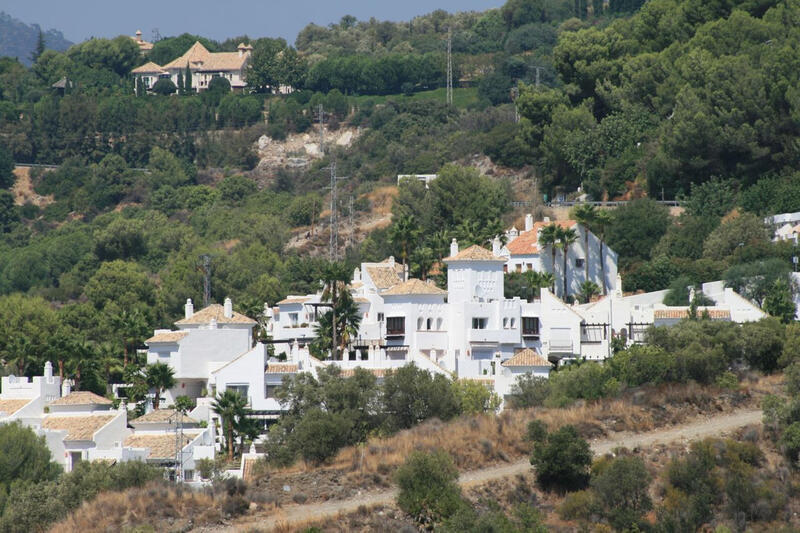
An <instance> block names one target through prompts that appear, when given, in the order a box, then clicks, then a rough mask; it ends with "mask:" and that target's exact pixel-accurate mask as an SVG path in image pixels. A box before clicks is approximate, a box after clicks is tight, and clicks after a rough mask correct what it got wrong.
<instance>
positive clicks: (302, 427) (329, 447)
mask: <svg viewBox="0 0 800 533" xmlns="http://www.w3.org/2000/svg"><path fill="white" fill-rule="evenodd" d="M352 425H353V421H352V420H351V419H350V418H348V417H347V416H345V415H344V414H342V413H330V412H327V411H323V410H321V409H312V410H310V411H309V412H308V413H306V415H305V416H304V417H303V418H302V419H301V420H300V421H299V422H298V423H297V425H296V426H295V428H294V433H293V435H292V442H293V443H294V444H295V445H296V446H297V448H298V449H299V450H300V453H301V455H302V456H303V459H305V460H306V461H311V462H313V463H316V464H320V463H322V462H324V461H326V460H327V459H329V458H331V457H333V456H334V455H336V452H338V451H339V448H341V447H343V446H345V445H347V444H348V442H347V437H348V435H349V433H350V431H351V430H352Z"/></svg>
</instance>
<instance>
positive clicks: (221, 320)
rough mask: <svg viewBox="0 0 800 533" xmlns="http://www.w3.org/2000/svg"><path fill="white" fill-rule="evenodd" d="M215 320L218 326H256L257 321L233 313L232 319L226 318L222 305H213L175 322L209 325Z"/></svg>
mask: <svg viewBox="0 0 800 533" xmlns="http://www.w3.org/2000/svg"><path fill="white" fill-rule="evenodd" d="M212 318H213V319H215V320H216V321H217V324H255V323H256V321H255V320H253V319H252V318H250V317H246V316H244V315H243V314H241V313H237V312H236V311H234V312H233V316H232V317H231V318H227V317H226V316H225V308H224V307H223V306H221V305H220V304H211V305H209V306H208V307H206V308H205V309H201V310H200V311H198V312H196V313H195V314H193V315H192V316H191V317H189V318H184V319H182V320H178V321H177V322H175V323H176V324H179V325H184V324H208V323H209V322H211V319H212Z"/></svg>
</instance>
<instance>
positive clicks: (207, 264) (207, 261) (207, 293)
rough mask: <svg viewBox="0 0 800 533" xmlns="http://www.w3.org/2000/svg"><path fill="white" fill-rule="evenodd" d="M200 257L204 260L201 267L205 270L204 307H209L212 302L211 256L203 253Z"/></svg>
mask: <svg viewBox="0 0 800 533" xmlns="http://www.w3.org/2000/svg"><path fill="white" fill-rule="evenodd" d="M200 259H202V260H203V264H202V265H201V267H200V269H201V270H202V271H203V307H208V304H209V303H210V302H211V256H210V255H208V254H203V255H201V256H200Z"/></svg>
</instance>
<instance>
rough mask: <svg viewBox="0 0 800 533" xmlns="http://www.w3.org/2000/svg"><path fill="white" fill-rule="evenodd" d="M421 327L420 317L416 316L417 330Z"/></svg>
mask: <svg viewBox="0 0 800 533" xmlns="http://www.w3.org/2000/svg"><path fill="white" fill-rule="evenodd" d="M421 329H422V317H419V318H417V330H421Z"/></svg>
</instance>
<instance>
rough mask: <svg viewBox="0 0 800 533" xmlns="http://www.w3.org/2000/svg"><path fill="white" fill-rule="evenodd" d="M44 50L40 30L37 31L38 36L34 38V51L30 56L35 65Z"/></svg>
mask: <svg viewBox="0 0 800 533" xmlns="http://www.w3.org/2000/svg"><path fill="white" fill-rule="evenodd" d="M44 50H45V42H44V33H42V30H39V36H38V37H37V38H36V49H35V50H34V51H33V54H31V59H32V60H33V62H34V63H36V62H37V61H38V60H39V56H41V55H42V54H43V53H44Z"/></svg>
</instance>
